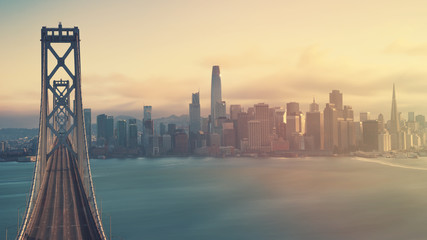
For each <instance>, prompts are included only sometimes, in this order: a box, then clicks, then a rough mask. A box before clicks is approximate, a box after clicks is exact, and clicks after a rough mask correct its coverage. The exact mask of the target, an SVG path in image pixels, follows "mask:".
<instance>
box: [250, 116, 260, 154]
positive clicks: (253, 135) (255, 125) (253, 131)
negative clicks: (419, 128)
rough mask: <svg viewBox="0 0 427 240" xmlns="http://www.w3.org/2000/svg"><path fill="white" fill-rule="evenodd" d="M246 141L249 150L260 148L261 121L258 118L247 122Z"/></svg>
mask: <svg viewBox="0 0 427 240" xmlns="http://www.w3.org/2000/svg"><path fill="white" fill-rule="evenodd" d="M248 135H249V137H248V141H249V146H248V148H249V150H251V151H259V150H260V149H261V122H260V121H258V120H251V121H249V122H248Z"/></svg>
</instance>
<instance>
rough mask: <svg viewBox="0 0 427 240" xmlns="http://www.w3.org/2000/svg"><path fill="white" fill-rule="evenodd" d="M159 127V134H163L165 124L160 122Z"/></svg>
mask: <svg viewBox="0 0 427 240" xmlns="http://www.w3.org/2000/svg"><path fill="white" fill-rule="evenodd" d="M159 128H160V136H163V135H164V134H166V124H165V123H162V122H161V123H160V124H159Z"/></svg>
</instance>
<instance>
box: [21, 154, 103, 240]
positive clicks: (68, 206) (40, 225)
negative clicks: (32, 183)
mask: <svg viewBox="0 0 427 240" xmlns="http://www.w3.org/2000/svg"><path fill="white" fill-rule="evenodd" d="M33 211H34V212H33V213H32V216H31V219H30V220H29V223H28V227H27V229H26V232H25V234H24V239H101V235H100V233H99V231H98V229H97V227H96V224H95V221H94V218H93V216H92V213H91V211H90V207H89V203H88V200H87V197H86V194H85V191H84V189H83V185H82V182H81V179H80V177H79V173H78V171H77V166H76V161H75V158H74V157H73V156H72V155H71V154H70V153H69V152H68V150H67V148H66V147H64V146H62V147H59V148H58V149H57V150H56V151H55V152H54V154H52V156H51V157H50V158H49V159H48V163H47V167H46V173H45V174H44V177H43V180H42V185H41V188H40V192H39V194H38V197H37V201H36V203H35V206H34V210H33Z"/></svg>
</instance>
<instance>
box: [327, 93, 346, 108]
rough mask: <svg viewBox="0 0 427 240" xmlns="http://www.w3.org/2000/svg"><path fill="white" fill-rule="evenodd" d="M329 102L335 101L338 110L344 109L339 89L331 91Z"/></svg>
mask: <svg viewBox="0 0 427 240" xmlns="http://www.w3.org/2000/svg"><path fill="white" fill-rule="evenodd" d="M329 103H333V104H334V105H335V109H336V110H337V111H342V110H343V108H342V107H343V105H342V103H343V101H342V93H340V91H339V90H332V92H331V93H329Z"/></svg>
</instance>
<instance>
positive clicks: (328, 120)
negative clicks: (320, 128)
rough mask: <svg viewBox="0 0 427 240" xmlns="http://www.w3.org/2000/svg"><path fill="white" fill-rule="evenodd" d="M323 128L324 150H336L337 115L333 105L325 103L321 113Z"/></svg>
mask: <svg viewBox="0 0 427 240" xmlns="http://www.w3.org/2000/svg"><path fill="white" fill-rule="evenodd" d="M323 118H324V128H325V142H324V144H325V149H326V150H330V151H333V150H335V149H336V148H338V113H337V110H336V109H335V105H334V104H332V103H327V104H326V107H325V110H324V111H323Z"/></svg>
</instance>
